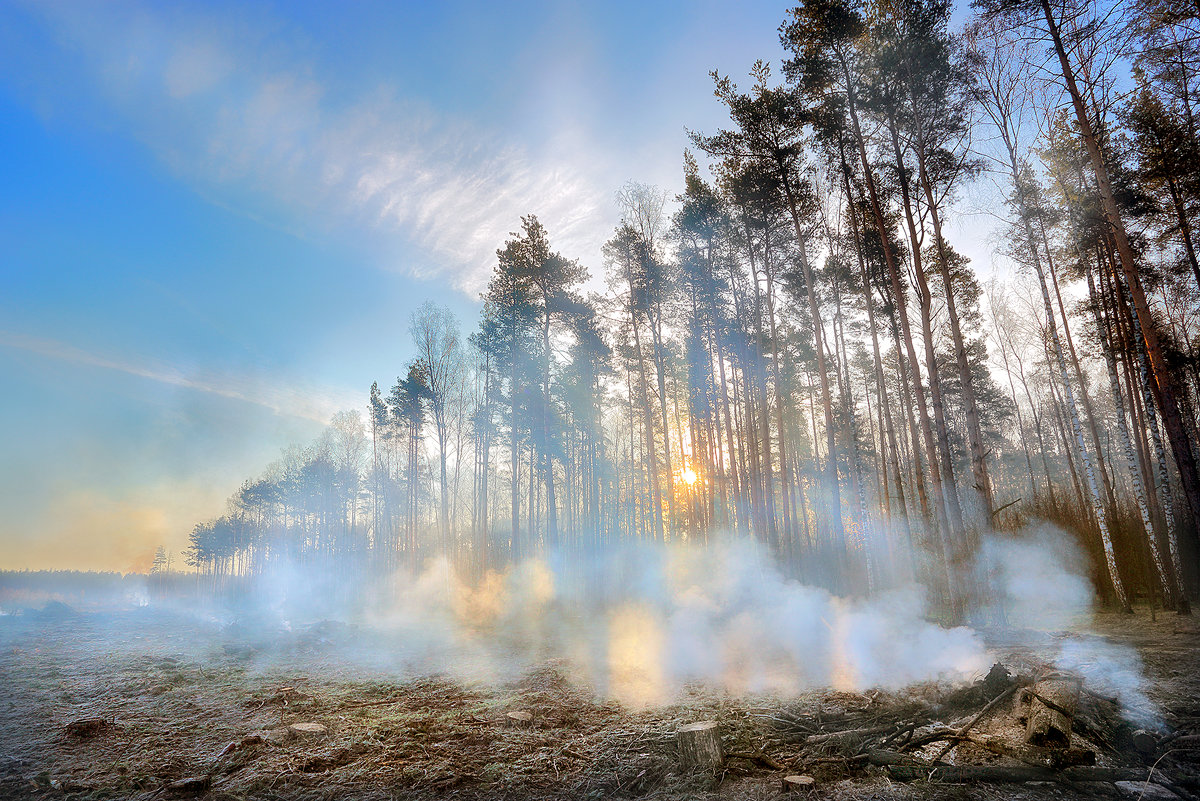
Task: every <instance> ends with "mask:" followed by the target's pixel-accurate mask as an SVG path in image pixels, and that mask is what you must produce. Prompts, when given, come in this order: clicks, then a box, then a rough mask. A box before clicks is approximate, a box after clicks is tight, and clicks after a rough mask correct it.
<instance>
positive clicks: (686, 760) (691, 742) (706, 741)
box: [675, 720, 725, 770]
mask: <svg viewBox="0 0 1200 801" xmlns="http://www.w3.org/2000/svg"><path fill="white" fill-rule="evenodd" d="M675 739H676V742H678V744H679V764H680V765H682V766H683V767H685V768H701V769H703V770H712V769H713V768H716V767H717V766H718V765H720V764H721V762H722V761H723V760H724V758H725V754H724V752H723V751H722V750H721V732H720V729H718V728H717V722H716V721H715V720H702V721H700V722H699V723H689V724H687V725H686V726H680V727H679V730H678V731H677V732H676V733H675Z"/></svg>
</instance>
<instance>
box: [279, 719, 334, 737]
mask: <svg viewBox="0 0 1200 801" xmlns="http://www.w3.org/2000/svg"><path fill="white" fill-rule="evenodd" d="M288 731H290V732H291V733H292V734H293V735H295V736H299V737H306V738H310V739H311V738H317V737H324V736H325V735H326V734H328V733H329V729H327V728H325V727H324V726H322V725H321V724H320V723H293V724H292V725H291V726H288Z"/></svg>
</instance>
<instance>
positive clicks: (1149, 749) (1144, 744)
mask: <svg viewBox="0 0 1200 801" xmlns="http://www.w3.org/2000/svg"><path fill="white" fill-rule="evenodd" d="M1129 738H1130V739H1131V740H1133V747H1134V748H1135V749H1137V752H1138V753H1139V754H1141V755H1142V756H1150V755H1151V754H1153V753H1154V752H1155V751H1157V750H1158V738H1157V737H1155V736H1154V735H1153V734H1151V733H1150V732H1148V731H1146V730H1145V729H1138V730H1137V731H1135V732H1134V733H1133V734H1131V735H1130V736H1129Z"/></svg>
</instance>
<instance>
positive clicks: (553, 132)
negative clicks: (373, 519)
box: [0, 0, 786, 570]
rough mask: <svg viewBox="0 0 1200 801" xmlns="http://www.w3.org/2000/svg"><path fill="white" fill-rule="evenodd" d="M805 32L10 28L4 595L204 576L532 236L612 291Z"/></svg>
mask: <svg viewBox="0 0 1200 801" xmlns="http://www.w3.org/2000/svg"><path fill="white" fill-rule="evenodd" d="M785 8H786V4H783V3H779V2H761V3H757V2H738V3H716V2H708V3H706V2H691V3H682V2H680V3H669V2H663V3H649V4H647V3H637V2H628V3H626V2H595V3H579V4H568V3H550V2H547V3H535V2H528V3H462V2H444V3H425V2H379V3H375V2H356V3H341V4H332V3H295V2H286V3H285V2H279V3H238V4H229V3H194V4H189V3H138V2H112V3H79V2H30V3H23V2H11V1H10V0H0V176H3V178H2V179H0V374H2V375H3V376H4V389H3V393H2V395H0V440H2V441H3V442H4V443H5V446H4V448H3V451H2V453H0V508H2V509H3V510H4V514H2V515H0V567H50V566H60V567H75V568H87V567H94V568H107V569H118V570H121V569H128V568H130V567H134V566H140V565H144V564H145V563H146V561H147V560H148V558H149V555H150V554H151V553H152V552H153V549H154V547H155V546H156V545H158V544H164V545H166V546H168V547H170V548H173V549H176V550H178V549H179V548H181V547H182V546H183V544H184V541H185V538H186V534H187V532H188V531H189V530H190V528H191V525H192V524H193V523H194V522H196V521H197V520H199V519H202V518H206V517H209V516H212V515H215V514H218V513H220V512H221V510H222V503H223V500H224V499H225V498H226V497H227V496H228V495H229V494H230V493H231V492H232V491H233V490H235V489H236V488H237V486H238V485H239V484H240V483H241V481H242V480H243V479H244V478H246V477H248V476H251V475H253V474H256V473H257V472H259V471H260V470H261V469H262V468H263V467H264V466H265V465H266V464H267V463H268V462H270V461H271V460H272V459H273V458H275V457H276V456H277V455H278V453H279V451H280V450H281V449H282V448H283V447H284V446H286V445H287V444H289V443H290V442H306V441H308V440H310V439H311V438H312V437H314V436H315V435H316V434H317V433H318V431H319V428H320V423H321V421H324V420H327V419H328V417H329V415H330V414H332V413H333V412H334V411H337V410H338V409H342V408H349V407H359V406H362V405H363V402H364V399H365V395H366V392H367V389H368V388H369V386H370V384H371V382H372V381H373V380H379V381H380V383H381V384H385V383H390V382H391V381H394V379H395V376H396V375H397V374H398V373H400V372H401V371H402V370H403V365H404V363H405V361H406V360H407V359H408V358H409V356H410V348H409V345H408V342H407V333H406V328H407V321H408V318H409V315H410V314H411V312H412V311H413V310H414V309H415V308H416V307H417V306H418V305H419V304H420V303H421V302H422V301H424V300H426V299H432V300H434V301H436V302H439V303H444V304H447V305H449V306H450V307H451V308H452V309H453V310H454V311H455V312H456V313H457V314H458V315H459V317H460V318H461V319H462V320H463V322H464V325H465V326H466V327H468V328H470V327H472V326H473V325H474V322H475V315H476V312H477V305H476V301H475V298H476V297H477V296H478V292H479V290H480V289H481V288H482V287H483V285H484V283H485V281H486V277H487V274H488V273H489V271H490V270H491V267H492V260H493V257H494V251H495V249H496V248H497V247H498V246H499V245H500V244H501V243H502V241H503V239H504V238H505V235H506V234H507V232H509V231H511V230H514V229H515V228H516V227H517V225H518V224H519V216H520V215H521V214H526V213H531V212H532V213H536V214H538V215H539V216H540V217H541V218H542V221H543V222H544V223H545V224H546V225H547V227H548V229H549V231H550V233H551V237H552V240H553V241H554V243H555V245H556V247H558V248H559V249H561V250H562V251H563V252H564V253H565V254H567V255H570V256H574V257H578V258H580V259H582V260H583V262H584V263H585V264H587V265H589V266H590V267H591V269H593V270H599V268H600V264H601V262H600V256H599V248H600V244H601V243H602V242H603V241H604V239H605V238H606V237H607V235H608V234H609V233H610V232H611V230H612V228H613V226H614V224H615V223H616V217H617V213H616V209H615V204H614V200H613V195H614V193H615V191H616V190H617V189H618V188H619V187H620V186H621V185H622V184H623V183H624V182H626V181H627V180H638V181H643V182H648V183H654V184H658V185H660V186H663V187H664V188H667V189H668V190H670V191H672V192H674V191H677V189H678V186H679V184H680V183H681V182H680V178H679V176H680V172H681V156H682V151H683V149H684V147H685V146H686V144H687V139H686V134H685V130H684V128H685V126H687V127H689V128H696V129H705V130H711V129H713V128H715V127H716V126H717V125H720V124H721V123H722V121H723V120H722V114H721V108H720V106H719V105H718V104H717V102H716V101H715V100H714V99H713V98H712V93H711V82H710V79H709V78H708V71H709V70H711V69H713V68H718V69H720V70H721V71H723V72H728V73H731V74H733V75H735V76H737V75H744V74H745V72H746V70H747V69H748V68H749V66H750V64H751V63H752V62H753V61H754V59H756V58H766V59H770V60H772V61H774V62H778V60H779V57H780V50H779V45H778V40H777V36H776V33H775V31H776V28H777V26H778V24H779V23H780V21H781V20H782V18H783V13H784V9H785Z"/></svg>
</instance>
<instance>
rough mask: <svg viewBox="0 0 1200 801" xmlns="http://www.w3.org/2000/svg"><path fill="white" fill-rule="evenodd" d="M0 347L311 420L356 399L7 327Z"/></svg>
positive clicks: (327, 416)
mask: <svg viewBox="0 0 1200 801" xmlns="http://www.w3.org/2000/svg"><path fill="white" fill-rule="evenodd" d="M0 347H6V348H12V349H14V350H20V351H24V352H26V353H32V354H35V355H37V356H41V357H43V358H46V359H53V360H55V361H61V362H67V363H70V364H78V365H83V366H86V367H96V368H100V369H103V370H114V371H117V372H120V373H125V374H127V375H131V376H136V377H138V378H144V379H148V380H150V381H156V382H158V383H160V384H167V385H169V386H174V387H182V388H185V389H190V390H195V391H196V392H204V393H208V394H210V395H217V396H220V397H222V398H229V399H231V400H237V401H243V402H245V403H251V404H254V405H256V406H261V407H263V408H265V409H270V410H271V411H272V412H274V413H275V414H278V415H280V416H284V417H295V418H298V419H301V420H311V421H314V422H317V423H320V424H322V425H325V424H327V423H328V422H329V419H330V417H332V416H333V414H334V413H335V412H337V411H339V410H342V409H348V408H355V407H357V405H358V399H357V398H356V396H355V395H354V394H353V393H350V392H345V391H338V390H333V389H329V388H316V387H304V386H297V385H295V384H292V383H288V382H284V381H268V380H266V379H265V378H264V377H261V376H248V375H233V374H222V375H219V376H217V375H203V374H189V373H185V372H183V371H181V370H179V369H177V368H175V367H172V366H170V365H164V364H159V363H154V362H145V361H143V362H134V361H129V360H125V359H120V358H114V357H109V356H103V355H100V354H96V353H92V352H90V351H86V350H83V349H82V348H78V347H76V346H74V345H70V344H67V343H64V342H59V341H56V340H53V339H44V338H40V337H34V336H29V335H27V334H21V333H14V332H9V331H0Z"/></svg>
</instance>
